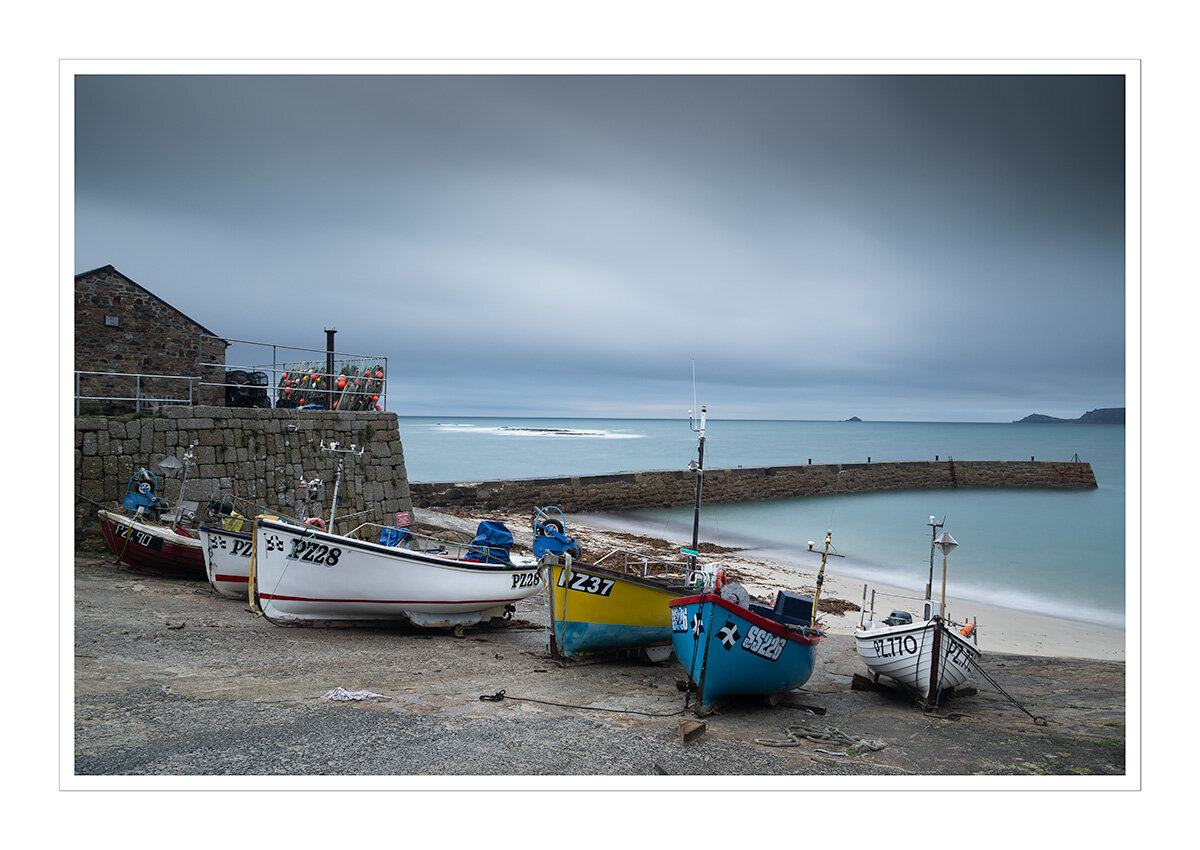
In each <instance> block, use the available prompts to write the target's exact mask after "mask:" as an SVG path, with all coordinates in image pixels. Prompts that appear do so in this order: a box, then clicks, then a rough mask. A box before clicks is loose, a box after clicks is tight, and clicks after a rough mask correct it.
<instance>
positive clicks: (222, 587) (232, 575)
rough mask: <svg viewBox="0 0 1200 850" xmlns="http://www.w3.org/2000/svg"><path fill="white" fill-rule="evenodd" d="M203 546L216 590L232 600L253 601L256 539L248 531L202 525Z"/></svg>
mask: <svg viewBox="0 0 1200 850" xmlns="http://www.w3.org/2000/svg"><path fill="white" fill-rule="evenodd" d="M244 522H247V523H248V522H249V521H248V520H244ZM200 542H201V544H202V549H203V552H204V569H205V572H206V573H207V575H208V583H209V585H210V586H211V587H212V589H213V590H214V591H216V592H217V594H219V595H220V596H224V597H226V598H229V599H242V600H247V599H249V598H250V557H251V555H252V554H253V550H254V536H253V535H251V534H250V533H248V532H244V531H230V530H228V529H225V528H216V527H212V526H207V525H202V526H200Z"/></svg>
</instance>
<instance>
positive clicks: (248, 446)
mask: <svg viewBox="0 0 1200 850" xmlns="http://www.w3.org/2000/svg"><path fill="white" fill-rule="evenodd" d="M322 441H324V443H325V444H326V445H328V444H329V443H331V442H337V443H338V444H339V448H342V449H348V448H349V447H350V445H351V444H354V445H356V446H357V447H360V448H364V449H365V450H364V452H363V455H362V457H361V458H360V457H358V456H356V455H345V456H341V455H336V454H331V453H329V452H323V451H321V449H320V446H321V443H322ZM193 444H194V445H193ZM189 447H192V454H193V460H194V464H195V465H194V466H192V467H191V468H189V469H188V475H187V481H186V485H185V486H186V490H185V492H184V496H183V498H184V499H185V500H187V501H193V502H197V503H198V508H199V511H198V513H199V512H202V511H203V510H204V508H205V507H206V506H207V505H208V502H209V500H211V499H217V498H218V497H221V498H223V497H227V496H230V495H233V496H237V497H238V498H240V499H242V500H244V501H245V502H248V503H251V504H254V505H259V506H261V507H262V508H263V509H265V510H269V511H279V512H281V513H285V514H292V515H294V513H295V507H296V492H297V491H296V485H297V483H298V482H299V481H300V480H301V479H302V478H303V479H304V480H306V481H308V480H311V479H313V478H320V479H321V481H322V482H323V483H324V499H323V501H322V507H321V510H322V515H323V516H325V517H326V518H328V516H329V505H330V500H331V499H332V497H333V486H334V476H335V474H336V472H337V463H338V458H339V457H344V461H343V471H342V481H341V485H340V487H339V490H338V502H339V505H338V510H337V515H338V517H339V519H338V522H337V530H338V531H339V532H341V533H344V532H346V531H349V530H350V529H351V528H353V527H354V526H355V525H358V524H359V523H361V522H364V521H370V522H374V523H378V524H381V525H394V524H395V515H396V512H397V511H411V510H412V499H411V497H410V495H409V488H408V474H407V472H406V471H405V468H404V449H403V446H402V445H401V442H400V431H399V425H398V423H397V419H396V414H394V413H379V412H356V413H338V412H335V411H324V410H274V409H265V408H226V407H216V406H207V405H205V406H194V407H189V406H186V405H170V406H163V407H159V408H156V409H155V411H154V413H152V414H150V415H146V414H142V415H136V414H129V415H124V416H115V417H110V416H80V417H76V419H75V493H76V499H75V518H74V523H75V535H76V539H79V538H80V537H81V536H90V535H94V534H98V529H99V526H98V523H97V521H96V508H97V505H100V506H103V507H105V508H109V509H115V508H117V507H119V506H120V503H121V501H122V499H124V497H125V491H126V488H127V486H128V484H129V479H130V477H131V476H132V475H133V474H134V473H135V472H137V471H138V470H139V469H142V468H145V469H149V470H150V471H151V472H153V473H154V474H155V475H156V476H157V477H158V479H159V495H160V496H164V497H165V498H166V499H168V501H170V502H171V504H173V505H174V504H175V503H176V502H177V501H178V499H179V486H180V479H181V475H180V472H179V471H176V472H174V473H173V474H171V475H170V476H169V477H168V476H166V475H165V474H164V471H163V469H162V468H161V467H159V463H160V462H161V461H162V460H164V459H165V458H167V457H169V456H174V457H176V458H179V459H180V460H182V459H183V456H184V453H185V452H186V451H187V449H188V448H189ZM164 490H165V493H164ZM343 518H344V519H343Z"/></svg>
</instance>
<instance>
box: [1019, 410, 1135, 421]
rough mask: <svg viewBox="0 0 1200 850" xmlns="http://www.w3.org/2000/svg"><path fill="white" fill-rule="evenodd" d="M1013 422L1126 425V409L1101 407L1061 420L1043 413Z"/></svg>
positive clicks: (1032, 414) (1033, 414)
mask: <svg viewBox="0 0 1200 850" xmlns="http://www.w3.org/2000/svg"><path fill="white" fill-rule="evenodd" d="M1013 422H1014V423H1016V424H1020V423H1022V422H1034V423H1042V422H1075V423H1078V424H1080V425H1124V424H1125V408H1123V407H1100V408H1097V409H1096V410H1089V411H1088V412H1087V413H1085V414H1083V416H1080V417H1079V418H1078V419H1059V418H1058V417H1057V416H1046V415H1045V414H1042V413H1031V414H1029V415H1028V416H1026V417H1025V418H1024V419H1014V420H1013Z"/></svg>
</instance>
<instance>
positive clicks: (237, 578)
mask: <svg viewBox="0 0 1200 850" xmlns="http://www.w3.org/2000/svg"><path fill="white" fill-rule="evenodd" d="M213 580H214V581H232V582H246V583H249V582H250V576H223V575H221V574H220V573H217V574H216V575H215V576H213Z"/></svg>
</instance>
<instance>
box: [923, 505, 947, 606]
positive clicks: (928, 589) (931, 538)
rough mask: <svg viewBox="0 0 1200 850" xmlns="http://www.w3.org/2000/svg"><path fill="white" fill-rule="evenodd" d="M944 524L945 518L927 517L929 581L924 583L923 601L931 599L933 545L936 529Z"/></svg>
mask: <svg viewBox="0 0 1200 850" xmlns="http://www.w3.org/2000/svg"><path fill="white" fill-rule="evenodd" d="M945 524H946V518H945V517H942V521H941V522H938V521H937V517H932V516H931V517H930V518H929V528H930V532H929V581H928V582H926V583H925V601H926V602H929V601H930V600H932V599H933V547H934V546H935V545H936V541H937V533H938V529H939V528H941V527H942V526H943V525H945Z"/></svg>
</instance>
